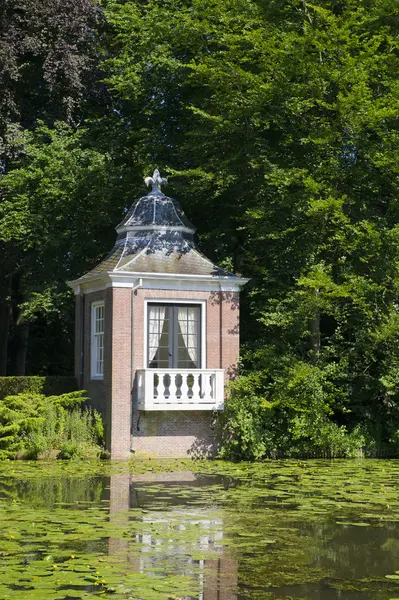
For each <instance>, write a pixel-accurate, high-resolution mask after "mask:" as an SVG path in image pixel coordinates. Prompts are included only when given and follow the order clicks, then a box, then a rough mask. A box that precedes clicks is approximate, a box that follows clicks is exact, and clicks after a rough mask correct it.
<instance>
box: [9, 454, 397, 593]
mask: <svg viewBox="0 0 399 600" xmlns="http://www.w3.org/2000/svg"><path fill="white" fill-rule="evenodd" d="M398 485H399V461H385V460H364V461H331V462H330V461H268V462H264V463H261V464H256V465H254V464H247V463H239V464H229V463H222V462H218V461H215V462H198V463H197V462H196V463H192V462H188V461H187V462H184V461H180V462H177V461H175V462H173V463H162V462H155V461H148V462H145V461H141V462H140V461H137V462H135V463H131V464H130V465H129V464H128V463H123V464H122V463H112V464H105V463H104V464H101V463H94V462H84V461H83V462H71V463H11V462H7V463H2V464H1V465H0V600H14V599H15V600H16V599H18V600H43V599H48V600H57V599H64V600H78V599H79V600H80V599H83V598H88V599H89V598H90V599H94V598H106V599H108V598H109V599H111V598H112V599H115V600H120V599H129V598H130V599H142V600H155V599H156V600H176V599H184V600H186V599H190V600H191V599H195V600H241V599H246V598H248V599H251V600H252V599H255V600H256V599H270V600H277V599H285V600H287V599H301V600H304V599H309V600H321V599H322V600H338V599H339V600H366V599H370V600H371V599H373V600H379V599H381V600H389V599H393V598H397V599H399V494H398V492H399V489H398Z"/></svg>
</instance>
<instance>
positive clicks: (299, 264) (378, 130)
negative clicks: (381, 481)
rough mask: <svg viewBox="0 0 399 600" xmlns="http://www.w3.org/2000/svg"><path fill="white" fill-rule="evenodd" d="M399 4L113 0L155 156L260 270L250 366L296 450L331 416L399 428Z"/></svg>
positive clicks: (133, 117)
mask: <svg viewBox="0 0 399 600" xmlns="http://www.w3.org/2000/svg"><path fill="white" fill-rule="evenodd" d="M397 8H398V4H397V2H396V1H392V2H386V3H384V4H383V5H381V3H379V2H375V1H374V0H369V1H367V2H364V3H361V4H359V3H358V2H354V1H353V0H346V1H345V2H340V3H336V2H332V1H330V0H323V1H319V2H317V3H316V4H308V3H307V2H297V1H296V0H292V1H288V2H284V3H275V2H272V1H270V2H267V3H264V2H257V1H251V0H226V1H224V2H219V1H215V0H214V1H212V0H211V1H209V2H207V3H206V4H205V5H204V3H203V2H199V1H195V0H194V1H193V2H186V1H184V0H172V1H171V2H168V3H167V4H165V3H164V2H152V3H137V2H117V1H114V0H111V1H110V2H108V3H107V7H106V15H107V19H108V21H109V22H110V23H111V25H112V26H113V27H114V30H115V36H114V38H113V40H114V45H113V47H112V52H111V58H110V59H109V61H108V69H109V74H108V83H109V86H110V87H111V89H112V90H113V92H114V93H115V94H116V96H117V97H119V99H120V107H121V112H122V114H123V115H124V116H125V118H126V121H127V122H129V123H132V124H134V125H133V127H132V130H133V132H132V135H136V136H139V138H140V141H141V144H142V147H143V153H146V154H147V156H148V157H150V156H151V158H152V159H153V160H154V162H157V164H158V165H162V164H165V165H166V167H167V168H169V171H170V173H173V175H174V176H175V177H179V178H180V181H181V183H180V184H179V183H177V184H176V190H177V192H178V194H179V197H180V199H181V200H182V203H183V205H184V206H186V207H187V210H188V211H189V213H190V216H191V218H192V220H193V221H194V222H195V223H196V224H197V226H198V228H199V230H200V231H201V230H202V231H204V232H207V233H206V234H205V235H202V236H201V243H202V246H203V249H204V251H205V252H206V253H207V254H209V255H210V256H213V258H214V259H215V260H217V261H218V262H224V264H225V265H230V266H231V267H232V268H234V269H238V270H240V271H243V272H244V273H245V274H246V275H249V276H250V277H251V279H252V281H251V287H252V290H251V296H250V304H251V312H252V315H254V316H255V317H256V319H257V322H258V323H261V325H262V326H263V330H262V331H263V333H260V332H259V325H258V326H256V327H253V321H252V320H251V319H249V320H244V323H243V328H244V330H245V329H246V328H247V327H248V331H244V335H245V338H246V340H247V341H248V342H249V344H250V346H249V354H248V360H249V363H248V364H249V366H250V369H251V370H253V369H260V370H261V371H262V372H263V373H264V377H263V379H262V385H261V388H259V382H258V381H257V383H256V386H255V388H254V389H256V391H257V397H260V396H259V394H260V395H261V396H262V397H264V398H268V399H269V400H270V401H272V402H274V400H275V399H278V403H279V405H278V406H277V405H275V406H274V407H273V411H272V413H271V414H273V419H274V421H273V419H272V421H273V422H274V423H275V424H276V423H277V422H280V425H281V426H279V435H278V436H276V438H275V439H280V440H281V439H283V437H282V431H283V429H284V428H285V430H286V431H289V430H290V431H291V433H290V436H291V437H290V436H288V438H289V439H290V441H289V442H288V444H290V443H293V437H292V436H293V435H294V434H293V433H292V432H293V431H294V430H295V431H296V434H295V435H298V436H299V438H301V439H307V438H306V436H308V438H309V435H310V434H309V432H310V431H311V430H312V428H313V431H314V432H315V431H316V429H317V428H316V425H315V423H316V421H317V419H318V418H319V417H320V418H322V419H323V422H324V423H334V424H336V426H337V427H341V426H342V427H345V426H348V427H349V429H352V428H354V427H355V426H356V425H362V426H364V427H365V428H366V429H367V428H368V429H369V430H373V435H374V436H375V437H376V433H375V432H376V429H377V427H376V422H377V420H378V422H379V423H380V425H381V426H380V434H379V435H380V438H381V441H385V442H389V440H392V439H393V437H394V436H395V435H396V434H395V431H396V430H397V429H398V428H399V425H398V424H399V418H398V417H399V414H398V408H397V400H398V392H399V390H398V387H397V384H396V382H397V380H398V377H397V373H398V371H397V364H398V355H397V353H396V347H397V344H395V348H393V347H392V346H391V348H390V350H388V348H387V345H386V344H384V343H383V334H382V331H384V332H385V333H387V332H389V339H390V340H392V341H393V339H395V340H396V337H395V336H396V335H397V334H396V333H395V331H396V329H395V325H394V323H396V318H397V300H396V299H397V291H398V272H397V265H398V256H399V254H398V250H399V248H398V243H397V235H398V229H397V222H398V203H397V197H398V182H399V179H398V150H399V146H398V141H399V136H398V121H397V109H398V87H397V79H398V69H399V48H398V41H397V33H398V29H399V19H398V16H397ZM154 148H155V150H154ZM251 323H252V325H251ZM377 340H378V341H377ZM250 373H251V372H250ZM304 373H305V374H306V375H304ZM249 377H252V375H251V374H250V375H249ZM307 380H310V381H313V382H314V384H313V389H314V390H316V389H317V394H316V392H315V394H316V395H315V396H314V397H315V398H317V401H315V402H314V407H315V412H314V413H313V414H314V418H312V419H307V420H306V418H305V417H306V412H307V411H308V408H309V406H310V404H311V402H312V400H311V396H309V394H310V392H309V387H306V386H305V387H303V386H302V383H300V382H302V381H304V382H306V381H307ZM317 382H318V383H317ZM254 385H255V384H254ZM311 387H312V386H311ZM293 390H297V391H295V393H294V391H293ZM301 390H302V391H301ZM306 390H307V391H306ZM297 394H299V396H298V395H297ZM301 394H302V395H303V396H304V398H305V403H304V404H303V405H302V408H301V409H300V411H301V412H302V417H303V419H305V420H303V419H302V421H301V422H300V421H298V419H297V417H298V415H297V414H296V413H295V410H294V409H293V408H292V407H293V406H295V405H298V406H301V403H300V402H299V397H300V395H301ZM293 398H295V399H296V400H295V402H294V401H293ZM306 398H308V404H307V402H306ZM323 398H324V400H322V399H323ZM259 402H260V400H259ZM298 402H299V404H298ZM318 411H319V412H318ZM268 415H269V416H270V413H268ZM302 417H301V418H302ZM315 419H316V421H315ZM279 420H280V421H279ZM295 423H296V425H297V426H295V427H296V429H295V427H294V425H293V424H295ZM388 424H389V426H388ZM262 427H264V424H263V425H262ZM290 428H291V429H290ZM395 428H396V429H395ZM319 430H320V431H321V429H320V428H319ZM307 431H308V433H306V432H307ZM320 435H322V434H321V433H320ZM301 436H302V437H301ZM315 436H316V433H314V436H313V438H312V439H313V441H312V443H313V444H315V443H316V442H315ZM288 438H287V439H288ZM299 438H298V439H299ZM302 447H304V446H303V445H302Z"/></svg>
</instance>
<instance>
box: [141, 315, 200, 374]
mask: <svg viewBox="0 0 399 600" xmlns="http://www.w3.org/2000/svg"><path fill="white" fill-rule="evenodd" d="M147 344H148V362H147V364H148V366H149V367H150V368H161V369H162V368H163V369H167V368H173V369H199V368H200V367H201V306H198V305H195V304H190V305H186V304H149V305H148V342H147Z"/></svg>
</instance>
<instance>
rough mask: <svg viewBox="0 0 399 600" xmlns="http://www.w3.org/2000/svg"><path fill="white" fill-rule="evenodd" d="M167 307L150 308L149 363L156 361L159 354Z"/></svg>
mask: <svg viewBox="0 0 399 600" xmlns="http://www.w3.org/2000/svg"><path fill="white" fill-rule="evenodd" d="M165 308H166V307H165V306H150V315H149V317H150V318H149V329H150V331H149V334H150V335H149V348H148V358H149V363H150V362H151V361H152V360H153V359H154V356H155V354H156V353H157V350H158V346H159V340H160V339H161V335H162V330H163V325H164V321H165Z"/></svg>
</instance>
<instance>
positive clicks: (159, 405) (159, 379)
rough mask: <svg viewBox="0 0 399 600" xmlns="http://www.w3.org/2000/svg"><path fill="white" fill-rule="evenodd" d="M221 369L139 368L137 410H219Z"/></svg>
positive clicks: (221, 390) (222, 393) (222, 378)
mask: <svg viewBox="0 0 399 600" xmlns="http://www.w3.org/2000/svg"><path fill="white" fill-rule="evenodd" d="M223 403H224V370H223V369H191V370H190V369H140V370H138V371H137V407H138V409H139V410H222V409H223Z"/></svg>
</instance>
